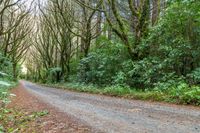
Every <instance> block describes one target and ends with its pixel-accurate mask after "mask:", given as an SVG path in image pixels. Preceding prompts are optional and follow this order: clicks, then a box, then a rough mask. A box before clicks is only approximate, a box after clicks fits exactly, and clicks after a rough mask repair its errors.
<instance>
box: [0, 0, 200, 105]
mask: <svg viewBox="0 0 200 133" xmlns="http://www.w3.org/2000/svg"><path fill="white" fill-rule="evenodd" d="M0 77H1V78H0V80H1V82H2V83H1V82H0V84H2V85H1V86H4V85H5V83H6V82H10V81H11V82H16V81H17V80H19V79H25V80H29V81H33V82H37V83H41V84H46V85H50V86H60V87H65V88H71V89H73V90H76V91H82V92H89V93H100V94H105V95H112V96H119V97H128V98H135V99H143V100H146V99H147V100H156V101H166V102H173V103H179V104H193V105H200V86H199V85H200V1H199V0H47V1H32V2H29V4H28V5H27V3H26V2H23V1H22V0H0Z"/></svg>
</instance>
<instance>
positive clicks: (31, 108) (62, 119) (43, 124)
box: [9, 84, 91, 133]
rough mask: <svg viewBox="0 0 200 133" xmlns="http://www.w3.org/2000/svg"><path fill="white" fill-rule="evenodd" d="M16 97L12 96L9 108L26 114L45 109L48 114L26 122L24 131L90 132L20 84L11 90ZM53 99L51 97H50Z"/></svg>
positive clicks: (44, 132) (89, 129)
mask: <svg viewBox="0 0 200 133" xmlns="http://www.w3.org/2000/svg"><path fill="white" fill-rule="evenodd" d="M12 93H13V94H15V95H16V97H14V98H12V102H11V104H10V105H9V108H15V109H17V110H20V111H23V112H25V113H26V114H31V113H33V112H40V111H44V110H47V111H48V112H49V114H48V115H46V116H44V117H40V118H37V119H36V120H35V121H33V122H30V123H28V128H26V129H25V130H24V131H23V132H24V133H33V132H35V133H90V132H91V128H90V127H89V126H85V125H84V124H82V123H79V122H78V121H77V120H75V119H74V118H72V117H71V116H68V115H67V114H66V113H64V112H62V111H60V110H58V109H56V108H55V107H53V106H51V105H49V104H48V103H44V102H43V101H41V100H40V99H39V98H37V97H36V96H34V95H32V94H31V93H30V92H28V91H27V90H26V89H25V88H24V86H23V85H22V84H20V85H19V86H18V87H17V88H15V89H13V90H12ZM52 100H53V99H52Z"/></svg>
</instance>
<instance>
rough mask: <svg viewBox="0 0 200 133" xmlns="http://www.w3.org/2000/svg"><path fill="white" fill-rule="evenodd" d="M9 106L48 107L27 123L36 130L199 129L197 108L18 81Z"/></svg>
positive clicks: (129, 132) (126, 132)
mask: <svg viewBox="0 0 200 133" xmlns="http://www.w3.org/2000/svg"><path fill="white" fill-rule="evenodd" d="M13 93H14V94H16V95H17V96H16V98H14V99H13V102H12V104H11V105H10V107H15V108H18V109H21V110H24V111H25V112H29V113H31V112H36V111H42V110H48V111H49V114H48V115H46V116H44V117H39V118H37V119H36V120H35V121H33V122H31V123H30V126H28V127H29V128H28V129H26V132H27V131H29V132H30V131H34V132H37V133H40V132H41V133H42V132H44V133H68V132H69V133H72V132H73V133H76V132H78V133H81V132H87V133H88V132H98V133H100V132H106V133H157V132H162V133H169V132H174V133H175V132H176V133H199V132H200V108H199V107H193V106H182V105H171V104H165V103H158V102H144V101H139V100H126V99H122V98H114V97H108V96H101V95H94V94H86V93H77V92H71V91H67V90H61V89H55V88H50V87H44V86H39V85H36V84H33V83H30V82H26V81H21V85H20V86H19V87H18V88H16V89H14V90H13Z"/></svg>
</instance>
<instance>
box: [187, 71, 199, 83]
mask: <svg viewBox="0 0 200 133" xmlns="http://www.w3.org/2000/svg"><path fill="white" fill-rule="evenodd" d="M187 80H188V81H189V83H190V84H196V85H197V84H200V68H196V69H195V70H194V71H192V72H191V73H190V74H188V75H187Z"/></svg>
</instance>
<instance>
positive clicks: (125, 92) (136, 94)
mask: <svg viewBox="0 0 200 133" xmlns="http://www.w3.org/2000/svg"><path fill="white" fill-rule="evenodd" d="M46 85H47V86H50V87H56V88H61V89H67V90H71V91H76V92H85V93H91V94H100V95H107V96H115V97H122V98H128V99H135V100H149V101H162V102H168V103H175V104H191V105H196V106H199V105H200V87H197V86H196V87H189V86H188V85H187V84H180V85H178V86H175V87H174V86H173V87H171V88H169V89H168V90H165V91H161V90H156V89H155V90H146V91H141V90H138V89H134V88H129V87H122V86H119V85H116V86H108V87H102V88H101V87H97V86H94V85H85V84H80V83H59V84H46Z"/></svg>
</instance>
